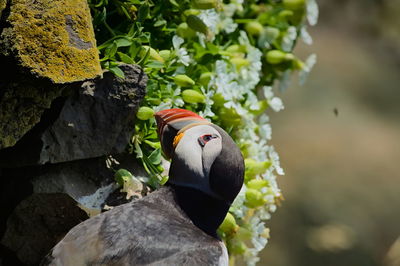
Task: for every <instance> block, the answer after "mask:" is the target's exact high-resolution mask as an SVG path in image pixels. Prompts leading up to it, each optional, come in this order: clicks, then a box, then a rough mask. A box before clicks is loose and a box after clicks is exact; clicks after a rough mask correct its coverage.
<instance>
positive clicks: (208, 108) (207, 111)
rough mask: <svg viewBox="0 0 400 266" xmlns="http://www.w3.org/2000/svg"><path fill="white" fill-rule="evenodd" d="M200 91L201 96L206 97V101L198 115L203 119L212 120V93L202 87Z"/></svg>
mask: <svg viewBox="0 0 400 266" xmlns="http://www.w3.org/2000/svg"><path fill="white" fill-rule="evenodd" d="M200 89H201V92H202V93H203V95H204V96H205V97H206V100H205V107H204V110H203V111H200V112H199V115H200V116H202V117H204V118H212V117H213V116H215V114H214V112H213V111H212V110H211V107H212V105H213V104H214V101H213V100H212V97H213V96H214V91H213V90H210V89H208V90H206V89H204V88H203V87H201V88H200Z"/></svg>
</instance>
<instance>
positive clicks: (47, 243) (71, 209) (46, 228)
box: [1, 193, 88, 265]
mask: <svg viewBox="0 0 400 266" xmlns="http://www.w3.org/2000/svg"><path fill="white" fill-rule="evenodd" d="M87 218H88V216H87V214H86V213H85V212H84V211H83V210H82V209H80V208H79V207H77V206H76V202H75V201H74V200H73V199H72V198H71V197H69V196H68V195H66V194H60V193H55V194H33V195H32V196H30V197H28V198H27V199H25V200H23V201H22V202H21V203H20V204H19V205H18V206H17V207H16V208H15V210H14V212H13V214H12V215H11V216H10V217H9V219H8V221H7V230H6V232H5V234H4V237H3V239H2V240H1V244H2V245H4V246H6V247H7V248H9V249H10V250H12V251H14V252H15V253H16V255H17V257H18V259H19V260H20V261H21V262H22V263H24V264H26V265H36V264H38V263H39V262H40V261H41V259H42V258H43V257H44V256H45V255H46V254H47V253H48V252H49V250H50V249H51V248H52V247H53V246H54V245H55V244H56V243H57V242H58V241H59V240H61V238H62V237H63V236H64V235H65V234H66V233H67V232H68V231H69V230H70V229H71V228H72V227H73V226H75V225H77V224H78V223H80V222H82V221H84V220H85V219H87Z"/></svg>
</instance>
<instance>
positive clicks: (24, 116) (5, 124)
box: [0, 75, 62, 149]
mask: <svg viewBox="0 0 400 266" xmlns="http://www.w3.org/2000/svg"><path fill="white" fill-rule="evenodd" d="M6 77H7V75H6V76H5V78H6ZM61 93H62V88H60V87H59V86H56V85H54V84H51V83H50V82H45V81H39V80H34V79H31V78H27V77H24V76H22V77H21V76H20V77H19V78H18V77H15V81H9V82H5V81H4V78H3V77H2V81H0V106H1V108H0V149H2V148H6V147H11V146H13V145H14V144H15V143H16V142H17V141H18V140H19V139H21V137H22V136H23V135H25V134H26V133H27V132H28V131H29V130H30V129H32V127H33V126H34V125H35V124H37V123H38V122H39V121H40V117H41V116H42V114H43V112H44V111H45V110H46V109H48V108H50V105H51V102H52V101H53V100H54V99H55V98H57V97H59V96H60V95H61Z"/></svg>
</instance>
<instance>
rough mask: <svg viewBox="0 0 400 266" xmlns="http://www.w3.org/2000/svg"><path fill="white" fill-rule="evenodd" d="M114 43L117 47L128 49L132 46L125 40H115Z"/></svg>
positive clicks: (130, 42)
mask: <svg viewBox="0 0 400 266" xmlns="http://www.w3.org/2000/svg"><path fill="white" fill-rule="evenodd" d="M114 42H115V44H116V45H117V47H128V46H131V45H132V41H131V40H129V39H127V38H121V39H116V40H115V41H114Z"/></svg>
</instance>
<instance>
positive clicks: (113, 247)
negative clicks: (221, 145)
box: [43, 188, 227, 266]
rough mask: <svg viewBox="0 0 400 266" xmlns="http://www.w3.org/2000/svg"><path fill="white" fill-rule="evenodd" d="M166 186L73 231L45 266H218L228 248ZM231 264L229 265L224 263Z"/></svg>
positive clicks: (56, 247) (58, 245)
mask: <svg viewBox="0 0 400 266" xmlns="http://www.w3.org/2000/svg"><path fill="white" fill-rule="evenodd" d="M221 244H222V242H221V241H218V240H216V239H214V238H212V237H210V236H209V235H207V234H205V233H204V232H203V231H201V230H200V229H199V228H197V227H196V226H195V225H194V224H193V223H192V222H191V221H190V220H189V218H188V217H187V216H186V215H185V214H184V213H183V211H182V210H181V209H180V208H179V207H178V206H177V204H176V202H175V201H174V197H173V195H172V192H171V191H170V190H169V189H168V188H162V189H160V190H159V191H156V192H153V193H152V194H150V195H149V196H147V197H144V198H142V199H141V200H138V201H135V202H133V203H128V204H124V205H121V206H118V207H115V208H114V209H112V210H110V211H108V212H106V213H103V214H101V215H98V216H96V217H93V218H91V219H89V220H86V221H84V222H83V223H80V224H79V225H77V226H76V227H74V228H73V229H72V230H71V231H70V232H68V234H67V235H66V236H65V237H64V239H63V240H61V241H60V242H59V243H58V244H57V245H56V246H55V247H54V249H53V250H52V252H51V254H50V255H49V256H48V257H47V258H46V259H45V261H44V262H43V264H44V265H63V266H68V265H73V266H80V265H220V261H221V258H222V257H224V251H225V252H226V249H224V248H225V247H224V246H223V245H222V246H221ZM225 265H227V264H225Z"/></svg>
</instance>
